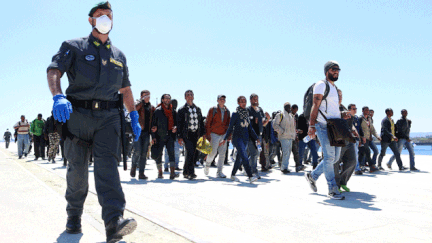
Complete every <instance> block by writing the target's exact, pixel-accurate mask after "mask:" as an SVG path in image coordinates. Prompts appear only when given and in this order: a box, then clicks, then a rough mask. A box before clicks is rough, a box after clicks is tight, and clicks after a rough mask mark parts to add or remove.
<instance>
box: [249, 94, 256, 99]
mask: <svg viewBox="0 0 432 243" xmlns="http://www.w3.org/2000/svg"><path fill="white" fill-rule="evenodd" d="M255 96H258V95H257V94H255V93H252V94H251V95H250V97H249V99H252V98H253V97H255Z"/></svg>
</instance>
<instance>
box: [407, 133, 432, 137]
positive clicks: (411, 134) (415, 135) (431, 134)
mask: <svg viewBox="0 0 432 243" xmlns="http://www.w3.org/2000/svg"><path fill="white" fill-rule="evenodd" d="M426 136H432V132H412V133H410V137H412V138H421V137H426Z"/></svg>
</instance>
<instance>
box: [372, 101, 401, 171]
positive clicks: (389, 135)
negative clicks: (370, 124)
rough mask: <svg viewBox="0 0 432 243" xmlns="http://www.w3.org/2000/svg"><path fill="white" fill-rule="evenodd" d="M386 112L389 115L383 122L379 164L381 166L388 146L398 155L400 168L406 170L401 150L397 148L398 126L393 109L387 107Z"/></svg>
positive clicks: (397, 159) (397, 160)
mask: <svg viewBox="0 0 432 243" xmlns="http://www.w3.org/2000/svg"><path fill="white" fill-rule="evenodd" d="M385 113H386V115H387V116H386V117H385V118H384V119H383V120H382V122H381V153H380V155H379V157H378V166H379V167H381V163H382V160H383V158H384V156H385V154H386V150H387V148H388V147H390V149H391V150H392V151H393V154H394V156H395V157H396V162H397V164H398V166H399V170H406V169H407V168H405V167H404V166H403V164H402V160H401V157H400V153H399V150H398V149H397V143H396V142H397V141H398V138H397V137H396V136H395V134H396V128H395V124H394V121H393V119H392V118H391V117H392V116H393V110H392V109H391V108H387V109H386V110H385Z"/></svg>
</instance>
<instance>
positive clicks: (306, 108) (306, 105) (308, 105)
mask: <svg viewBox="0 0 432 243" xmlns="http://www.w3.org/2000/svg"><path fill="white" fill-rule="evenodd" d="M315 84H316V83H315ZM315 84H312V85H311V86H310V87H309V88H308V90H307V91H306V93H305V95H304V98H303V115H304V117H305V118H306V120H307V121H309V119H310V113H311V110H312V105H313V89H314V87H315ZM325 84H326V88H325V91H324V96H323V99H322V100H323V101H324V100H325V99H327V96H328V94H329V92H330V85H329V83H328V81H326V82H325ZM321 102H322V101H321ZM326 106H327V101H326Z"/></svg>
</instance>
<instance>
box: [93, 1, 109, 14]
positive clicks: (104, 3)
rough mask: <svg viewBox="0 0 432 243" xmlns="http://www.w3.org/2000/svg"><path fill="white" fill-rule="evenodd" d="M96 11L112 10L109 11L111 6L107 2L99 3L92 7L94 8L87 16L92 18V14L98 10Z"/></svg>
mask: <svg viewBox="0 0 432 243" xmlns="http://www.w3.org/2000/svg"><path fill="white" fill-rule="evenodd" d="M98 9H109V10H112V9H111V4H110V3H109V2H108V1H106V2H100V3H98V4H96V6H94V7H93V8H92V9H91V10H90V13H89V16H90V17H93V14H94V13H95V12H96V10H98Z"/></svg>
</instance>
